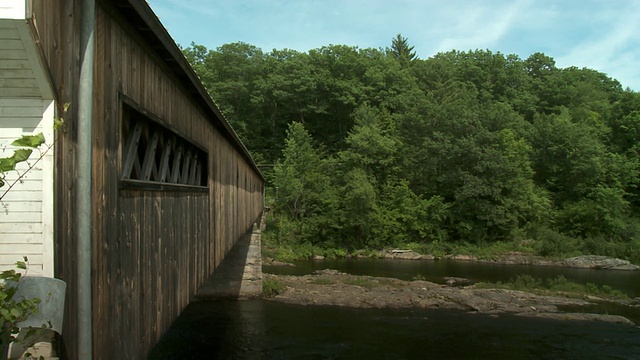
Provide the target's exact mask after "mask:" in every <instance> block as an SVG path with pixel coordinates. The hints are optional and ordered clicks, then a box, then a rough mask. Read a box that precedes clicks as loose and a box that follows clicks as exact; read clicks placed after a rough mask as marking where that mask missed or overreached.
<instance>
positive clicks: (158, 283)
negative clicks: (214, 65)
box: [0, 0, 264, 359]
mask: <svg viewBox="0 0 640 360" xmlns="http://www.w3.org/2000/svg"><path fill="white" fill-rule="evenodd" d="M5 2H6V1H5ZM5 2H3V4H4V3H5ZM8 3H9V5H10V6H9V7H10V9H9V10H10V12H5V14H4V15H5V16H0V18H2V19H1V20H0V37H1V39H0V40H1V41H0V43H1V45H0V47H1V49H0V69H2V72H1V75H0V78H2V79H0V82H2V83H3V84H12V87H11V88H10V89H9V87H6V86H4V87H3V89H2V91H0V93H1V96H2V97H1V98H0V105H2V106H4V107H11V106H13V107H22V108H25V109H26V108H29V110H28V111H26V110H25V111H26V112H28V113H29V117H28V119H29V120H27V117H20V116H18V115H12V114H14V113H13V112H11V111H0V131H3V132H5V131H8V130H11V131H18V132H22V133H31V132H36V131H38V129H39V128H43V127H44V128H47V129H48V128H50V126H51V125H52V124H53V118H54V117H59V118H64V125H63V127H62V128H60V129H58V130H56V133H55V135H53V137H52V138H50V139H47V140H48V141H49V143H51V142H53V141H54V138H55V145H54V147H53V148H52V150H51V151H52V153H50V154H53V155H52V156H51V158H52V160H51V165H50V166H43V167H41V168H39V173H38V174H39V175H38V176H39V177H36V179H35V180H34V181H33V182H31V181H30V182H29V185H30V186H35V187H37V188H38V189H39V190H34V191H35V192H33V191H31V190H24V191H23V190H20V189H19V187H18V188H17V190H15V194H17V195H16V196H17V197H20V196H24V197H25V198H26V200H25V199H17V200H16V203H17V204H27V203H28V202H34V201H35V202H38V203H39V204H40V205H39V207H37V208H36V207H30V208H29V209H33V210H28V209H27V210H24V212H25V213H27V212H29V211H32V212H34V213H35V214H40V215H35V216H33V217H30V216H22V217H20V216H17V217H12V218H11V219H13V220H11V221H6V222H4V223H2V222H0V233H3V232H10V233H12V237H11V239H16V240H15V243H11V244H8V243H7V244H4V243H0V245H2V246H0V251H5V252H6V251H9V250H11V253H12V254H18V253H21V252H29V254H24V255H29V256H30V257H31V259H33V264H32V265H33V266H34V267H35V268H37V269H38V271H39V272H40V273H42V274H43V275H45V276H55V277H57V278H60V279H63V280H64V281H66V283H67V289H68V291H67V299H66V309H65V323H64V331H63V335H62V338H61V343H60V345H61V346H60V348H61V351H62V354H61V355H62V357H64V358H69V359H77V358H79V357H82V356H83V355H82V351H83V348H82V347H78V345H77V339H78V338H79V337H82V336H83V335H84V336H85V337H88V338H89V340H90V343H91V344H90V347H89V351H90V353H91V356H92V357H93V358H95V359H142V358H144V357H146V354H147V353H148V351H149V350H150V349H151V348H152V347H153V346H154V345H155V343H156V342H157V341H158V339H159V338H160V337H161V335H162V334H163V332H164V331H165V330H166V329H167V328H168V327H169V326H170V325H171V323H172V322H173V320H174V319H175V318H176V317H177V316H178V314H179V313H180V312H181V311H182V310H183V309H184V308H185V306H186V305H187V304H188V302H189V301H190V300H191V299H192V298H193V297H194V296H195V295H196V293H197V291H198V289H199V288H200V287H201V286H202V284H204V283H205V281H206V280H207V279H208V278H209V277H211V276H212V275H213V274H215V273H216V270H217V269H218V267H219V266H220V264H221V263H222V261H223V259H224V258H225V256H226V255H227V254H228V253H229V251H230V250H231V249H232V248H233V247H234V245H235V244H236V242H237V241H238V239H240V238H241V237H242V235H243V234H245V233H247V232H248V231H250V230H251V228H252V226H253V224H254V223H256V222H258V221H259V218H260V216H261V213H262V209H263V186H264V185H263V183H264V179H263V177H262V175H261V173H260V171H259V170H258V169H257V167H256V165H255V163H254V162H253V160H252V158H251V156H250V154H249V152H248V151H247V149H246V148H245V147H244V145H243V144H242V142H241V141H240V139H239V138H238V137H237V135H236V134H235V132H234V131H233V130H232V128H231V127H230V126H229V124H228V123H227V121H226V120H225V118H224V116H223V115H222V113H221V112H220V111H219V110H218V108H217V107H216V105H215V104H214V102H213V101H212V100H211V98H210V97H209V95H208V94H207V92H206V90H205V89H204V87H203V86H202V84H201V83H200V81H199V79H198V77H197V76H196V74H195V73H194V71H193V70H192V68H191V67H190V66H189V64H188V63H187V61H186V60H185V58H184V57H183V56H182V53H181V51H180V49H179V48H178V46H177V45H176V44H175V43H174V41H173V40H172V39H171V37H170V36H169V34H168V33H167V31H166V30H165V29H164V27H163V26H162V24H161V23H160V21H159V20H158V18H157V17H156V16H155V15H154V13H153V12H152V11H151V9H150V8H149V6H148V4H147V3H146V1H144V0H98V1H97V2H96V3H95V4H93V3H92V2H91V1H86V0H83V1H81V0H21V1H20V0H14V1H9V2H8ZM87 4H89V6H92V5H95V8H94V9H91V8H90V9H89V10H88V11H87V10H86V6H87ZM12 6H13V8H11V7H12ZM83 10H85V11H84V12H83ZM0 11H1V10H0ZM7 14H9V15H7ZM0 15H3V14H2V13H0ZM87 24H89V25H87ZM88 31H90V35H91V36H89V37H87V36H85V35H86V33H87V32H88ZM83 32H84V33H85V35H83ZM87 39H88V40H87ZM87 41H89V42H90V44H93V46H94V47H87ZM87 49H89V50H88V51H87ZM83 67H85V69H84V71H89V73H90V75H89V77H88V79H87V78H86V77H83V76H81V75H82V72H83ZM87 69H88V70H87ZM85 74H86V73H85ZM20 79H23V80H24V81H21V80H20ZM87 94H89V96H88V98H89V102H90V104H89V106H88V108H87V104H86V100H81V99H80V98H81V96H82V95H87ZM12 104H13V105H12ZM65 104H68V105H69V107H68V110H65V109H64V108H65ZM52 109H53V110H52ZM26 112H25V113H26ZM83 112H84V113H87V112H88V114H89V116H88V118H89V122H90V125H91V126H90V127H89V129H91V131H88V134H87V131H85V130H84V129H86V127H83V126H84V125H83V123H82V121H86V119H85V120H83V117H82V114H83ZM15 113H17V114H22V112H20V109H17V110H16V112H15ZM32 113H33V114H32ZM27 121H30V122H34V121H35V122H36V123H37V124H36V125H37V126H31V125H29V126H26V125H25V124H26V122H27ZM43 124H44V125H43ZM11 134H13V133H11ZM10 136H13V135H10ZM10 136H9V137H10ZM83 139H85V140H87V141H88V142H89V144H90V147H91V150H89V151H88V152H89V153H90V155H89V156H88V158H89V161H90V164H91V166H90V168H89V170H88V174H89V176H88V177H89V178H90V180H91V181H90V182H89V185H90V186H89V190H88V191H83V187H82V183H81V181H82V179H83V178H86V177H87V176H86V174H83V171H86V170H83V168H82V166H81V162H82V160H79V155H82V153H83V152H84V151H85V150H84V148H82V143H83ZM38 179H39V180H38ZM34 184H35V185H34ZM34 194H35V195H34ZM86 197H88V199H89V201H90V204H91V205H90V209H89V212H88V213H89V214H90V215H89V216H88V220H83V217H82V215H83V214H79V212H82V211H83V210H81V209H82V207H81V206H80V205H78V204H81V203H82V199H83V198H86ZM29 199H31V200H29ZM20 206H21V205H16V206H15V207H14V208H12V211H13V209H17V208H19V207H20ZM25 206H26V205H25ZM79 209H80V210H79ZM20 218H24V219H25V220H22V219H20ZM26 219H28V220H26ZM43 219H51V220H49V221H48V222H47V223H46V224H45V223H43V221H44V220H43ZM28 221H31V222H32V223H33V224H31V223H28V224H27V222H28ZM85 221H86V222H87V223H84V222H85ZM34 224H35V225H34ZM43 224H44V225H43ZM34 226H35V227H34ZM82 228H88V229H89V232H88V235H87V236H86V238H83V235H82V231H81V230H80V229H82ZM23 235H24V236H23ZM27 238H28V239H29V240H28V241H27V240H26V239H27ZM47 239H49V240H47ZM12 241H13V240H12ZM36 243H37V244H38V245H37V246H36V247H34V246H30V245H28V244H31V245H33V244H36ZM87 243H88V244H89V246H90V253H89V261H90V262H89V267H88V268H87V269H86V270H83V268H82V266H83V265H82V264H83V263H82V262H81V261H80V259H79V258H80V257H81V256H80V255H78V254H79V252H78V250H77V249H78V247H79V246H80V247H81V248H82V246H85V245H83V244H87ZM4 245H6V246H4ZM3 246H4V247H3ZM7 249H9V250H7ZM16 249H17V250H16ZM0 255H2V254H0ZM0 258H1V259H3V261H5V260H4V259H6V261H5V262H6V264H5V265H7V264H9V263H11V262H13V260H9V257H6V256H3V257H0ZM47 259H50V260H47ZM38 271H37V272H38ZM83 271H84V275H86V276H88V277H89V278H90V288H88V289H87V288H86V287H85V285H84V284H86V282H83ZM83 292H85V293H86V292H89V294H90V296H89V301H90V303H89V304H88V305H87V304H86V302H84V303H83V300H82V296H78V294H80V295H82V293H83ZM87 306H89V307H90V310H91V311H90V312H89V314H90V319H83V318H82V317H83V314H86V313H87V312H86V311H82V310H83V309H84V310H87V309H86V307H87ZM87 320H88V322H87ZM87 323H88V324H89V328H87V325H86V324H87ZM87 333H88V334H87ZM84 349H86V347H85V348H84Z"/></svg>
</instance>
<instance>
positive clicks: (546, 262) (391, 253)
mask: <svg viewBox="0 0 640 360" xmlns="http://www.w3.org/2000/svg"><path fill="white" fill-rule="evenodd" d="M379 256H380V257H381V258H386V259H401V260H436V259H437V258H436V257H435V256H433V255H422V254H418V253H417V252H414V251H411V250H399V249H393V250H384V251H381V252H380V254H379ZM444 258H445V259H451V260H459V261H479V262H490V263H497V264H517V265H536V266H563V267H573V268H583V269H602V270H605V269H606V270H628V271H638V270H640V266H638V265H634V264H631V263H630V262H629V261H627V260H622V259H616V258H611V257H607V256H598V255H582V256H575V257H570V258H566V259H557V260H555V259H549V258H544V257H541V256H535V255H527V254H522V253H518V252H512V253H507V254H503V255H499V256H493V257H491V258H488V259H482V258H478V257H475V256H471V255H447V256H445V257H444Z"/></svg>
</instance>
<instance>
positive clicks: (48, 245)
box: [0, 98, 54, 276]
mask: <svg viewBox="0 0 640 360" xmlns="http://www.w3.org/2000/svg"><path fill="white" fill-rule="evenodd" d="M53 111H54V106H53V102H52V101H51V100H42V99H25V98H23V99H6V98H4V99H0V157H7V156H11V155H12V154H13V151H12V149H13V147H11V146H10V145H9V144H10V143H11V142H12V141H13V140H15V139H17V138H19V137H21V136H22V135H34V134H37V133H39V132H42V133H44V135H45V139H46V140H47V144H46V145H45V146H42V147H41V149H38V150H35V151H34V152H33V153H32V154H31V157H30V159H29V161H28V162H25V163H21V164H20V165H19V166H18V168H17V170H18V171H17V172H16V171H12V172H9V173H7V177H6V180H7V181H6V182H7V184H6V185H5V186H4V187H2V188H0V197H2V200H1V201H0V269H2V270H4V269H7V268H11V267H14V264H15V262H16V261H17V260H22V257H23V256H27V257H28V258H29V269H28V272H29V274H30V275H44V276H53V149H51V150H49V151H47V148H48V145H50V144H51V143H52V141H53ZM45 152H46V153H45ZM43 153H44V157H42V159H41V160H38V158H39V157H40V156H41V155H42V154H43ZM34 164H35V166H34V168H33V169H31V170H30V171H28V172H27V173H26V174H25V175H24V177H23V178H22V179H21V180H20V181H18V182H17V183H15V185H14V186H13V187H12V188H11V189H8V187H9V185H10V184H11V183H13V182H14V181H15V180H16V179H17V178H18V176H19V174H23V173H25V171H26V169H27V168H28V167H29V166H30V165H34ZM5 192H6V193H5Z"/></svg>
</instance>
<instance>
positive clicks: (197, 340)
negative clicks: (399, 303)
mask: <svg viewBox="0 0 640 360" xmlns="http://www.w3.org/2000/svg"><path fill="white" fill-rule="evenodd" d="M323 268H332V269H338V270H340V271H343V272H348V273H352V274H363V275H364V274H366V275H374V276H388V277H396V278H402V279H411V278H413V277H415V276H417V275H420V276H422V277H424V278H425V279H427V280H431V281H435V282H441V281H442V277H443V276H456V277H466V278H470V279H472V280H477V281H506V280H508V279H509V278H511V277H514V276H516V275H518V274H525V273H526V274H531V275H533V276H536V277H555V276H557V275H558V274H562V275H563V276H565V277H566V278H568V279H571V280H574V281H579V282H592V283H597V284H608V285H610V286H612V287H613V288H617V289H620V290H622V291H625V292H627V293H629V295H631V296H634V297H635V296H640V295H639V293H638V287H639V286H640V273H638V272H622V271H596V270H578V269H566V268H547V267H528V266H513V265H509V266H507V265H495V264H478V263H466V262H454V261H397V260H395V261H394V260H357V261H350V260H340V261H326V262H305V263H299V264H297V266H296V267H294V268H291V267H288V268H269V267H265V271H266V272H272V273H290V274H305V273H309V272H312V271H314V270H316V269H323ZM591 310H593V311H599V312H609V313H621V314H624V315H626V316H628V317H629V318H631V319H632V320H634V321H636V323H637V324H638V323H640V309H637V308H635V309H629V308H626V309H624V308H615V307H612V308H611V309H607V308H604V307H596V308H594V309H591ZM149 359H640V327H638V326H628V325H618V324H607V323H601V322H583V321H557V320H548V319H532V318H522V317H517V316H513V315H500V316H490V315H480V314H472V313H467V312H463V311H453V310H438V309H428V310H397V309H376V310H374V309H349V308H340V307H330V306H298V305H288V304H281V303H276V302H271V301H267V300H250V301H217V302H194V303H192V304H190V305H189V306H188V307H187V309H186V310H185V311H184V312H183V313H182V315H181V316H180V317H179V318H178V320H177V321H176V322H175V324H174V325H173V326H172V328H171V329H169V331H168V332H167V333H166V334H165V336H164V337H163V339H162V340H161V342H160V343H159V344H158V346H157V347H156V348H155V349H154V350H153V351H152V353H151V354H150V356H149Z"/></svg>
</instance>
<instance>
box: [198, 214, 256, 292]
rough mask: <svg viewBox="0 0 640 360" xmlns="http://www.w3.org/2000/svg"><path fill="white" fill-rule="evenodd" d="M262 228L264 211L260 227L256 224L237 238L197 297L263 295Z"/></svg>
mask: <svg viewBox="0 0 640 360" xmlns="http://www.w3.org/2000/svg"><path fill="white" fill-rule="evenodd" d="M262 229H264V215H263V217H262V220H261V224H260V227H258V225H257V224H254V225H253V229H252V230H251V231H249V232H248V233H246V234H245V235H244V236H242V238H241V239H240V240H238V242H237V243H236V245H235V246H234V247H233V249H231V251H230V252H229V254H227V256H226V257H225V258H224V260H223V261H222V264H220V266H219V267H218V269H216V271H215V272H214V274H213V276H211V277H210V278H209V279H208V280H207V281H206V282H205V283H204V284H203V285H202V287H201V288H200V289H199V290H198V293H197V294H196V299H198V300H212V299H221V298H231V299H248V298H254V297H260V296H262V252H261V240H260V239H261V234H262V231H261V230H262Z"/></svg>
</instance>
